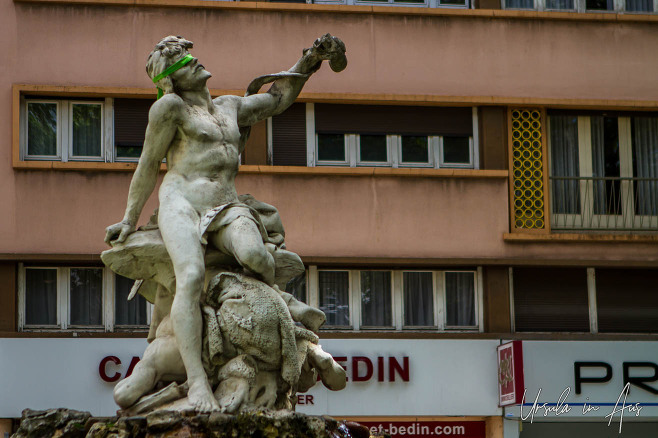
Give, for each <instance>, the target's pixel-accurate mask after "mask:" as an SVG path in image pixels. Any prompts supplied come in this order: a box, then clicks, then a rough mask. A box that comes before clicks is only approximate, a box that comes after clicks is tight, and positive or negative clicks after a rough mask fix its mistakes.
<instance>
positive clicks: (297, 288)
mask: <svg viewBox="0 0 658 438" xmlns="http://www.w3.org/2000/svg"><path fill="white" fill-rule="evenodd" d="M286 292H288V293H289V294H291V295H292V296H293V297H295V298H296V299H297V300H298V301H301V302H302V303H305V302H306V273H303V274H302V275H300V276H298V277H295V278H293V279H292V280H290V281H289V282H288V284H286Z"/></svg>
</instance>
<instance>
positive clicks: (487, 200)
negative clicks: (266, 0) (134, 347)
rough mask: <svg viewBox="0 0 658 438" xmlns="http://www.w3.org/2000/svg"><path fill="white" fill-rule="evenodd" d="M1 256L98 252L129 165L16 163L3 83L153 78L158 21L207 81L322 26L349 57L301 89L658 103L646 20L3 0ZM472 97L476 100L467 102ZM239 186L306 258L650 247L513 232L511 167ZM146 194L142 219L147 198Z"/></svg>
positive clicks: (489, 258) (600, 255)
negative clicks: (184, 43) (501, 174)
mask: <svg viewBox="0 0 658 438" xmlns="http://www.w3.org/2000/svg"><path fill="white" fill-rule="evenodd" d="M0 28H2V29H4V35H5V36H4V38H5V41H4V44H3V46H4V47H5V49H6V51H5V53H4V56H3V60H2V62H0V256H2V257H4V258H11V257H14V254H98V253H99V252H100V251H102V250H103V249H104V248H105V246H104V244H103V242H102V239H103V234H104V232H103V230H104V228H105V226H107V225H109V224H111V223H114V222H116V221H119V220H120V219H121V217H122V214H123V210H124V208H125V200H126V195H127V189H128V184H129V182H130V177H131V174H130V173H124V172H118V173H113V172H104V171H98V172H64V171H25V170H14V169H13V168H12V167H11V133H12V124H11V120H12V113H11V109H12V106H11V85H12V84H17V83H20V84H47V85H77V86H80V85H87V86H117V87H118V86H121V87H150V86H151V85H152V84H150V81H149V79H148V78H147V76H146V74H145V73H144V63H145V59H146V56H147V54H148V53H149V51H150V50H151V49H152V47H153V45H154V44H155V43H156V42H157V41H159V39H160V38H161V37H163V36H165V35H168V34H179V35H183V36H185V37H186V38H188V39H191V40H193V41H195V43H196V44H197V48H196V49H194V51H193V53H194V54H195V56H197V57H199V58H200V59H201V60H202V62H203V63H204V65H205V66H206V67H207V68H208V70H210V71H211V72H213V73H214V75H215V76H214V77H213V78H212V79H211V80H210V82H209V85H210V87H211V88H216V89H244V87H246V85H247V84H248V83H249V81H250V80H251V79H252V78H254V77H256V76H258V75H261V74H265V73H271V72H277V71H280V70H282V69H285V68H288V67H289V66H291V65H292V64H293V63H294V62H295V61H296V60H297V59H298V57H299V55H300V54H301V49H302V48H303V47H307V46H309V45H310V44H311V43H312V41H313V40H314V39H315V38H316V37H317V36H319V35H321V34H323V33H325V32H331V33H332V34H334V35H338V36H340V37H341V38H342V39H343V40H344V41H345V43H346V44H347V48H348V53H347V54H348V57H349V60H350V64H349V67H348V69H347V70H346V71H345V72H343V73H341V74H338V75H337V74H333V73H332V72H331V71H330V70H329V69H328V68H327V67H325V68H323V69H322V70H321V71H320V72H319V73H318V74H317V75H316V76H315V77H314V78H313V79H311V80H310V81H309V83H308V85H307V87H306V88H305V91H307V92H327V93H371V94H382V93H391V94H396V95H405V94H422V95H427V96H472V97H476V98H477V99H481V102H482V103H486V102H487V99H489V98H491V97H495V98H514V99H518V98H555V99H558V98H564V99H628V100H637V101H650V100H653V101H658V87H655V77H656V74H655V72H656V71H658V58H656V57H655V56H654V52H655V48H656V47H658V32H656V31H655V25H652V24H650V23H644V24H643V23H624V22H604V21H600V22H599V21H561V20H553V19H551V20H528V19H517V18H493V19H491V18H486V19H485V18H472V17H462V16H455V17H449V16H427V17H423V16H406V17H400V16H395V15H384V14H346V13H338V12H336V13H312V14H301V13H295V12H274V11H239V10H227V9H181V8H152V7H126V6H112V7H106V6H79V5H78V6H66V5H59V4H49V5H44V4H27V3H20V2H17V3H14V2H12V1H10V0H4V1H2V2H0ZM477 99H476V100H477ZM238 191H239V192H240V193H246V192H250V193H252V194H253V195H255V196H256V197H258V198H260V199H263V200H264V201H266V202H270V203H272V204H274V205H276V206H277V207H278V208H279V209H280V211H281V214H282V217H283V220H284V225H285V226H286V229H287V230H288V245H289V247H290V249H292V250H294V251H297V252H299V253H300V254H301V255H302V256H304V257H307V258H308V257H319V258H332V257H346V258H352V257H354V258H363V257H369V258H370V257H372V258H378V259H381V260H382V261H385V260H386V259H401V258H402V259H435V260H437V263H440V261H441V260H445V261H448V260H452V261H453V262H454V260H464V261H465V262H468V261H471V262H474V263H475V262H478V263H480V262H481V263H487V262H491V263H497V262H501V263H502V262H503V261H505V260H507V261H508V262H509V260H517V261H519V262H521V261H526V262H527V261H533V260H534V261H541V260H576V261H578V260H582V261H583V262H592V261H594V262H597V263H598V262H606V263H607V262H609V263H614V262H615V261H621V260H626V261H627V262H633V261H635V262H637V263H641V264H653V265H656V264H658V255H657V254H656V251H655V248H654V247H653V246H651V245H641V244H617V245H610V244H607V245H597V244H582V243H578V244H574V243H570V244H555V243H551V244H523V245H521V244H510V243H506V242H505V241H504V240H503V234H504V233H505V232H507V231H508V230H509V206H508V186H507V180H506V179H504V178H502V179H501V178H498V179H493V178H492V179H460V178H395V177H337V176H323V177H318V176H302V175H298V176H290V175H289V176H273V175H258V174H246V175H242V176H240V177H239V179H238ZM155 205H156V202H155V199H154V197H152V199H151V201H150V203H149V204H148V205H147V207H146V209H145V213H144V214H143V215H142V222H144V221H145V220H146V219H147V215H148V214H150V212H151V211H152V210H153V208H154V207H155Z"/></svg>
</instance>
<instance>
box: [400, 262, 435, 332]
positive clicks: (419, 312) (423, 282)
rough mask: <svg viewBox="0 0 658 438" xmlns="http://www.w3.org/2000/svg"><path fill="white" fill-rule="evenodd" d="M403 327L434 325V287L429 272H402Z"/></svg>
mask: <svg viewBox="0 0 658 438" xmlns="http://www.w3.org/2000/svg"><path fill="white" fill-rule="evenodd" d="M402 286H403V291H404V298H403V299H404V325H405V326H408V327H409V326H426V327H430V326H433V325H434V286H433V284H432V273H431V272H404V273H403V275H402Z"/></svg>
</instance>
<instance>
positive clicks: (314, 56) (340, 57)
mask: <svg viewBox="0 0 658 438" xmlns="http://www.w3.org/2000/svg"><path fill="white" fill-rule="evenodd" d="M323 60H327V61H329V64H330V66H331V69H332V70H334V71H336V72H339V71H341V70H343V69H344V68H345V67H346V66H347V58H346V57H345V44H343V42H342V41H341V40H340V39H338V38H336V37H333V36H331V35H329V34H326V35H324V36H322V37H320V38H318V39H317V40H315V42H314V43H313V46H312V47H311V48H309V49H305V50H304V54H303V55H302V57H301V58H300V59H299V61H297V63H296V64H295V65H294V66H293V67H292V68H291V69H290V70H288V71H287V72H282V73H281V74H280V77H278V78H277V79H276V80H275V81H274V83H273V84H272V86H271V87H270V89H269V90H268V91H267V92H266V93H262V94H254V95H251V96H247V97H243V98H239V103H238V125H239V126H240V127H244V126H251V125H253V124H254V123H256V122H258V121H260V120H264V119H267V118H268V117H272V116H275V115H277V114H281V113H282V112H283V111H285V110H286V108H288V107H289V106H290V105H292V103H293V102H294V101H295V99H296V98H297V96H298V95H299V93H300V92H301V90H302V87H303V86H304V84H305V83H306V81H307V80H308V78H309V77H310V76H311V74H313V73H315V72H316V71H318V69H319V68H320V66H321V65H322V61H323ZM273 76H277V75H273Z"/></svg>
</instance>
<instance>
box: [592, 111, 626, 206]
mask: <svg viewBox="0 0 658 438" xmlns="http://www.w3.org/2000/svg"><path fill="white" fill-rule="evenodd" d="M590 120H591V125H592V128H591V129H592V171H593V175H592V176H593V177H594V183H593V184H594V214H621V207H622V204H621V200H622V197H621V181H619V180H618V179H616V178H619V175H620V170H621V165H620V161H619V125H618V123H617V117H603V116H592V117H591V118H590Z"/></svg>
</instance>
